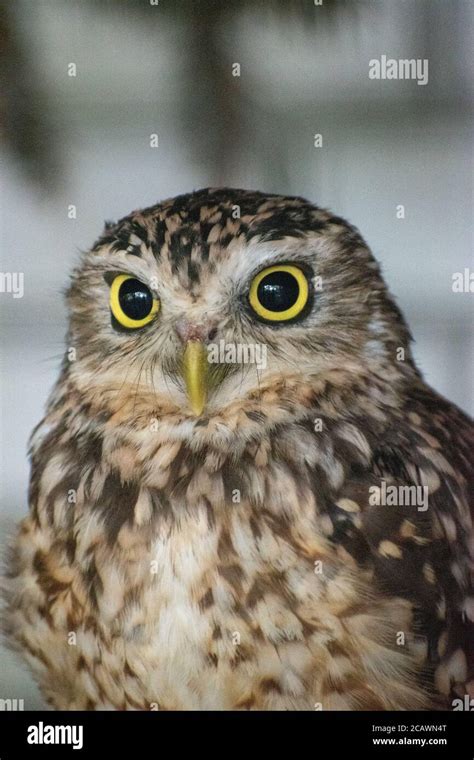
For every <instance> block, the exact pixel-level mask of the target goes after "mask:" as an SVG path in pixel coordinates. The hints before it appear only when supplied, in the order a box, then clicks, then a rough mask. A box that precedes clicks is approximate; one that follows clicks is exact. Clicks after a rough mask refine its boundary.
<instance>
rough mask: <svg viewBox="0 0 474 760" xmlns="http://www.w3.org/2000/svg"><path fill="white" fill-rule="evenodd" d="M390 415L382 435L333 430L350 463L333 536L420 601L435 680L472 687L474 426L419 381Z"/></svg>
mask: <svg viewBox="0 0 474 760" xmlns="http://www.w3.org/2000/svg"><path fill="white" fill-rule="evenodd" d="M390 422H391V424H390V425H389V426H388V427H386V428H385V430H384V433H383V435H381V434H380V430H379V431H378V432H377V431H376V425H375V424H372V423H371V420H370V419H368V418H367V417H366V418H365V419H364V420H362V419H359V420H357V419H353V420H352V421H351V423H350V425H349V428H347V429H346V434H345V435H343V436H342V438H341V437H339V438H337V437H336V438H335V439H333V440H336V443H335V445H334V456H335V458H336V459H338V460H339V461H345V462H348V461H349V462H350V464H349V467H348V468H347V469H346V477H345V479H344V482H343V485H342V486H341V488H340V490H339V491H338V492H337V493H336V496H335V498H334V500H333V501H332V503H331V504H327V507H326V508H327V511H328V513H329V516H330V518H331V523H332V526H333V535H332V539H333V541H335V542H336V543H338V544H339V545H342V546H343V547H344V549H345V550H346V551H348V552H349V553H350V554H351V555H352V556H353V557H354V558H355V559H356V560H357V562H358V563H360V564H363V565H367V566H370V567H371V568H372V571H373V575H374V583H376V584H377V585H379V587H381V588H382V589H383V590H384V591H385V592H386V593H389V594H394V595H397V596H403V597H405V598H408V599H410V600H411V601H412V602H413V604H414V609H415V620H414V630H415V632H416V633H418V635H419V643H420V644H424V645H426V662H427V663H428V664H429V665H431V666H432V668H433V669H434V680H435V685H436V687H437V689H438V690H439V691H440V692H441V693H442V694H445V695H446V696H447V697H449V698H450V699H451V700H452V699H453V698H459V697H461V698H463V697H464V696H465V695H466V694H469V695H470V696H474V532H473V523H474V502H473V494H474V482H473V473H474V467H473V462H472V457H473V452H474V426H473V424H472V422H471V421H470V420H469V419H468V418H467V417H466V416H465V415H464V414H463V413H462V412H461V411H460V410H459V409H458V408H457V407H455V406H454V405H452V404H450V403H448V402H447V401H446V400H445V399H443V398H442V397H440V396H438V395H437V394H435V393H434V392H433V391H432V390H430V389H429V388H428V387H426V386H425V385H423V384H422V383H421V382H420V385H419V386H418V387H417V388H416V389H414V391H413V393H410V399H409V401H408V402H407V403H406V405H405V407H404V408H403V409H401V410H397V411H394V412H393V418H392V419H391V421H390ZM347 430H349V434H347ZM357 431H363V433H364V435H363V440H364V442H365V443H364V446H362V445H361V444H360V440H359V442H358V441H357ZM340 432H341V431H339V433H340ZM360 438H361V437H360ZM366 444H368V448H367V446H366ZM364 447H365V448H366V449H367V450H365V451H363V449H364ZM357 450H358V452H359V456H355V455H354V452H356V451H357ZM351 452H352V455H351Z"/></svg>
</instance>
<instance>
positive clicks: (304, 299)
mask: <svg viewBox="0 0 474 760" xmlns="http://www.w3.org/2000/svg"><path fill="white" fill-rule="evenodd" d="M280 272H281V273H285V274H287V275H290V276H291V277H292V278H293V279H294V281H295V282H294V283H291V279H288V277H286V278H285V280H286V283H287V284H288V283H290V284H291V285H292V294H294V301H293V303H292V304H290V305H289V306H288V308H286V309H283V310H274V309H270V308H267V306H268V304H267V306H265V305H264V304H263V303H262V302H261V293H260V285H263V286H264V287H265V283H264V280H265V278H266V277H268V275H273V274H278V273H280ZM273 279H274V278H273ZM308 298H309V284H308V280H307V277H306V275H305V274H304V272H303V271H302V270H301V269H300V268H299V267H297V266H294V265H293V264H276V265H275V266H272V267H267V268H266V269H262V271H261V272H259V273H258V274H257V275H256V276H255V277H254V279H253V280H252V284H251V286H250V292H249V302H250V306H251V307H252V309H253V310H254V312H255V313H256V314H257V315H258V316H259V317H261V318H262V319H266V320H268V321H269V322H286V321H288V320H290V319H294V318H295V317H297V316H298V315H299V314H301V312H302V311H303V309H304V307H305V306H306V304H307V303H308Z"/></svg>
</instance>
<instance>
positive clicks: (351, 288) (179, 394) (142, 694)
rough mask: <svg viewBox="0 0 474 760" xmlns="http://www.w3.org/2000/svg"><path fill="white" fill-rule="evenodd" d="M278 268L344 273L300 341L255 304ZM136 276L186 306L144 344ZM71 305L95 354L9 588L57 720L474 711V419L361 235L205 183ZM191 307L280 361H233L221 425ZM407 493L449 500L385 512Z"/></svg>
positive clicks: (36, 468)
mask: <svg viewBox="0 0 474 760" xmlns="http://www.w3.org/2000/svg"><path fill="white" fill-rule="evenodd" d="M236 210H237V211H236ZM238 214H240V216H239V215H238ZM275 262H297V263H299V264H301V265H304V266H305V267H307V268H309V269H310V271H311V273H312V276H314V278H315V281H316V278H321V280H320V282H321V283H322V287H321V288H320V289H317V290H315V293H314V302H313V304H312V308H311V310H310V312H309V313H308V314H307V315H305V317H304V319H302V320H301V321H299V322H296V323H294V324H288V325H279V326H278V327H274V326H271V325H268V324H263V323H259V322H256V321H255V320H253V319H252V318H251V316H250V314H249V313H248V311H247V309H246V306H245V293H246V292H247V290H248V283H249V281H250V279H251V278H252V276H253V275H254V274H255V273H256V272H258V271H259V269H261V268H262V267H263V266H267V265H269V264H273V263H275ZM121 272H123V273H130V274H133V275H134V276H135V277H137V278H139V279H141V280H142V281H143V282H145V283H147V284H149V286H150V288H151V289H154V290H156V292H157V294H158V296H159V297H160V299H161V304H162V308H161V312H160V315H159V319H157V320H156V322H154V323H152V324H151V325H149V326H147V328H146V329H144V330H143V331H139V332H134V333H133V334H126V333H124V332H123V331H118V330H116V329H114V326H113V324H111V320H110V313H109V306H108V284H107V278H108V277H109V276H110V274H111V273H112V274H113V273H121ZM68 305H69V309H70V315H71V316H70V329H69V336H68V340H67V347H68V349H70V348H74V349H75V355H74V352H72V357H73V358H72V360H71V352H70V351H69V352H68V353H67V356H66V358H65V360H64V363H63V367H62V371H61V375H60V378H59V381H58V383H57V385H56V387H55V389H54V391H53V393H52V395H51V399H50V401H49V404H48V408H47V412H46V416H45V418H44V420H43V421H42V422H41V423H40V425H39V426H38V427H37V428H36V430H35V431H34V433H33V436H32V441H31V458H32V474H31V484H30V514H29V516H28V517H27V518H26V519H25V520H24V521H23V522H22V524H21V527H20V529H19V532H18V535H17V537H16V539H15V541H14V544H13V548H12V554H11V558H10V560H9V565H8V572H7V575H6V578H5V584H4V585H5V595H6V604H7V608H6V616H5V619H6V629H7V633H8V636H9V638H10V640H11V641H12V642H13V644H14V645H15V646H16V647H17V648H19V649H20V650H21V651H22V652H23V654H24V656H25V657H26V659H27V660H28V662H29V663H30V665H31V667H32V669H33V672H34V673H35V676H36V678H37V679H38V682H39V684H40V686H41V688H42V691H43V693H44V695H45V697H46V698H47V699H48V701H49V702H50V703H51V704H52V705H53V706H54V707H56V708H59V709H101V708H116V709H168V710H169V709H198V710H199V709H269V710H278V709H300V710H313V709H323V710H328V709H353V710H357V709H409V708H415V709H416V708H425V709H430V708H439V707H449V706H450V704H451V702H450V700H451V699H452V698H453V695H458V694H460V695H463V694H465V693H470V694H471V695H474V589H473V568H474V560H473V555H474V546H473V528H472V492H473V488H472V486H473V475H472V473H473V467H472V450H473V442H474V441H473V428H472V424H471V422H470V421H469V420H468V419H467V417H466V416H465V415H464V414H463V413H462V412H461V411H460V410H458V409H457V408H456V407H455V406H453V405H452V404H450V403H448V402H447V401H445V400H444V399H442V398H441V397H440V396H438V395H437V394H436V393H435V392H434V391H432V390H431V389H430V388H428V387H427V386H426V385H425V383H424V382H423V380H422V378H421V376H420V374H419V372H418V370H417V369H416V367H415V365H414V363H413V359H412V357H411V353H410V346H409V343H410V336H409V332H408V330H407V328H406V326H405V323H404V320H403V318H402V316H401V314H400V312H399V311H398V309H397V307H396V306H395V304H394V302H393V301H392V299H391V298H390V296H389V294H388V293H387V290H386V287H385V285H384V282H383V280H382V278H381V275H380V272H379V268H378V265H377V264H376V262H375V261H374V259H373V257H372V255H371V253H370V251H369V250H368V248H367V246H366V245H365V243H364V241H363V240H362V239H361V237H360V235H359V233H358V232H357V230H355V229H354V228H353V227H352V226H350V225H349V224H347V222H345V221H344V220H342V219H340V218H338V217H335V216H333V215H332V214H331V213H329V212H327V211H324V210H321V209H318V208H316V207H314V206H312V205H311V204H309V203H308V202H307V201H305V200H303V199H301V198H287V197H280V196H272V195H268V196H266V195H262V194H260V193H257V192H251V191H250V192H247V191H242V190H232V189H220V190H202V191H199V192H195V193H192V194H189V195H183V196H180V197H178V198H174V199H171V200H168V201H165V202H163V203H161V204H159V205H157V206H154V207H152V208H149V209H145V210H143V211H136V212H133V213H132V214H130V215H129V216H128V217H126V218H125V219H122V220H121V221H120V222H118V223H117V224H115V225H108V226H107V228H106V230H105V231H104V233H103V235H102V237H101V238H100V239H99V240H98V242H97V243H96V245H95V246H94V247H93V248H92V250H91V251H90V252H88V253H87V254H86V255H85V256H84V257H83V260H82V262H81V264H80V266H79V267H78V268H77V270H76V271H75V272H74V274H73V277H72V283H71V287H70V290H69V294H68ZM183 315H186V318H187V319H190V320H192V321H195V322H198V323H199V324H202V323H205V324H206V325H207V326H208V327H209V332H212V333H213V335H214V336H215V340H216V341H217V340H224V341H225V342H226V343H242V344H246V343H249V342H251V343H255V342H259V343H262V344H265V345H266V346H267V349H268V362H267V367H266V368H265V369H258V368H257V367H256V366H254V365H246V366H245V367H243V366H239V365H225V366H223V367H220V368H219V369H218V370H216V371H215V374H214V375H213V380H212V389H211V393H210V396H209V399H208V404H207V407H206V409H205V411H204V413H203V414H202V415H201V416H200V417H195V416H194V415H193V414H192V413H191V412H190V411H189V409H188V407H187V403H186V397H185V394H184V390H183V385H182V382H181V380H180V378H179V342H178V340H177V338H176V334H175V325H176V322H177V320H179V319H180V318H182V316H183ZM400 349H403V351H402V352H401V353H400ZM400 357H402V358H400ZM382 481H384V482H385V483H386V484H387V485H398V486H413V485H426V486H428V492H429V505H428V508H427V509H426V510H425V511H422V510H419V509H417V508H416V507H415V506H413V505H411V506H380V505H377V504H373V503H371V499H370V493H372V491H371V490H370V489H373V488H374V487H381V483H382ZM469 499H471V506H470V502H469Z"/></svg>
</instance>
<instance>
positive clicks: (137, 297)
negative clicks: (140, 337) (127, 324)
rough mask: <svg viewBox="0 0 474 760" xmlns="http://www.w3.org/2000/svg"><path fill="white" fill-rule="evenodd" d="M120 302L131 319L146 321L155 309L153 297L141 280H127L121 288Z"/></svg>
mask: <svg viewBox="0 0 474 760" xmlns="http://www.w3.org/2000/svg"><path fill="white" fill-rule="evenodd" d="M119 302H120V306H121V308H122V311H123V312H124V314H126V315H127V317H129V318H130V319H137V320H138V319H144V318H145V317H147V316H148V315H149V313H150V311H151V310H152V307H153V296H152V295H151V293H150V291H149V290H148V288H147V286H146V285H144V284H143V282H140V280H133V279H131V280H125V282H123V283H122V284H121V286H120V290H119Z"/></svg>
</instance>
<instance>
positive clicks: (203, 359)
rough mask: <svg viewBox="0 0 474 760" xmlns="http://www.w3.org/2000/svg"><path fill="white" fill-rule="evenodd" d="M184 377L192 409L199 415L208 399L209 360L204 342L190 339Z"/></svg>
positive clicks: (186, 353)
mask: <svg viewBox="0 0 474 760" xmlns="http://www.w3.org/2000/svg"><path fill="white" fill-rule="evenodd" d="M183 378H184V384H185V386H186V393H187V394H188V399H189V404H190V406H191V409H192V411H193V412H194V414H195V415H196V416H197V417H198V416H199V415H200V414H202V412H203V410H204V407H205V406H206V400H207V388H208V361H207V351H206V347H205V345H204V343H202V342H201V341H200V340H190V341H188V342H187V344H186V348H185V349H184V355H183Z"/></svg>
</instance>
